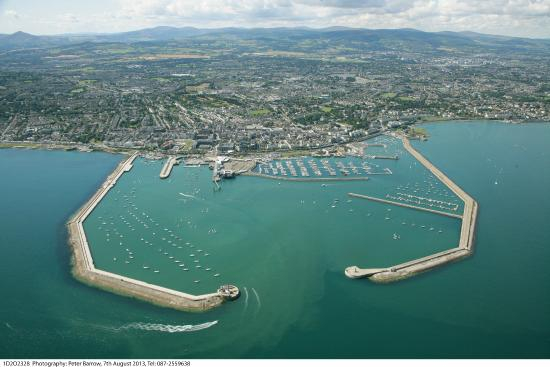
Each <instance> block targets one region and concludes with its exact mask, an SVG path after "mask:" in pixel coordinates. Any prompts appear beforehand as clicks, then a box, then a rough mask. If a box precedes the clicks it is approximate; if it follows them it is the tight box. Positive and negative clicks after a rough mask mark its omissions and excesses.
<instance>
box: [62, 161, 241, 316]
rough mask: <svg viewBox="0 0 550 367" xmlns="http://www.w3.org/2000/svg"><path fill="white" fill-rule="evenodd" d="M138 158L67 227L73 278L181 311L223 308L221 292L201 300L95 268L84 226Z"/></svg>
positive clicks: (107, 183) (127, 163) (109, 181)
mask: <svg viewBox="0 0 550 367" xmlns="http://www.w3.org/2000/svg"><path fill="white" fill-rule="evenodd" d="M137 155H138V154H137V153H134V154H132V155H131V156H129V157H128V158H126V159H124V160H123V161H122V162H121V163H120V164H119V165H118V166H117V168H116V169H115V170H114V171H113V173H111V174H110V175H109V177H107V179H106V180H105V182H104V183H103V185H102V186H101V187H100V188H99V190H98V191H97V192H96V193H95V194H94V195H93V196H92V197H91V198H90V199H89V200H88V201H87V202H86V203H85V204H84V205H83V206H82V207H81V208H80V209H79V210H78V212H77V213H76V214H75V215H74V216H73V217H72V218H71V220H70V221H69V222H68V223H67V227H68V231H69V245H70V246H71V249H72V272H73V275H74V276H75V277H76V278H77V279H79V280H80V281H82V282H84V283H86V284H89V285H91V286H94V287H97V288H101V289H104V290H108V291H111V292H113V293H116V294H120V295H124V296H128V297H133V298H137V299H141V300H144V301H147V302H151V303H154V304H156V305H159V306H164V307H170V308H174V309H177V310H183V311H204V310H208V309H211V308H213V307H216V306H219V305H220V304H221V303H223V302H224V300H225V298H226V297H224V296H223V295H222V294H221V293H220V291H219V290H218V292H216V293H210V294H203V295H198V296H197V295H192V294H188V293H183V292H179V291H175V290H172V289H168V288H164V287H160V286H157V285H154V284H149V283H146V282H143V281H139V280H136V279H131V278H128V277H125V276H122V275H118V274H114V273H111V272H107V271H103V270H99V269H97V268H96V267H95V265H94V261H93V258H92V255H91V252H90V247H89V244H88V240H87V238H86V233H85V231H84V227H83V223H84V221H85V220H86V218H87V217H88V216H89V215H90V213H92V211H93V210H94V208H95V207H96V206H97V205H98V204H99V202H100V201H101V200H102V199H103V198H104V197H105V196H106V195H107V193H108V192H109V190H110V189H111V188H112V187H114V186H115V184H116V182H117V180H118V179H119V178H120V177H121V176H122V175H123V174H124V173H125V172H128V171H130V170H131V169H132V167H133V166H132V163H133V161H134V160H135V159H136V157H137ZM237 296H238V295H237Z"/></svg>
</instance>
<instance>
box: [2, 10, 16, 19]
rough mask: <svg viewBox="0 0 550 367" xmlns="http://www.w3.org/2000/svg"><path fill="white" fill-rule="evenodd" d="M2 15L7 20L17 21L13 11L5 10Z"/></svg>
mask: <svg viewBox="0 0 550 367" xmlns="http://www.w3.org/2000/svg"><path fill="white" fill-rule="evenodd" d="M4 15H5V16H6V17H8V18H12V19H19V14H17V12H16V11H15V10H6V11H5V12H4Z"/></svg>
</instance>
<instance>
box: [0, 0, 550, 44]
mask: <svg viewBox="0 0 550 367" xmlns="http://www.w3.org/2000/svg"><path fill="white" fill-rule="evenodd" d="M158 26H168V27H177V28H181V27H195V28H201V29H205V28H226V27H235V28H278V27H288V28H299V27H308V28H317V29H318V28H329V27H349V28H360V29H402V28H412V29H417V30H420V31H426V32H441V31H451V32H463V31H472V32H477V33H484V34H491V35H502V36H512V37H528V38H550V0H489V1H483V2H478V1H475V0H456V1H451V0H432V1H420V0H417V1H405V0H204V1H200V2H197V1H192V0H115V1H109V0H96V1H94V2H93V3H90V2H81V1H70V0H52V1H49V2H48V3H47V4H46V3H43V2H38V1H32V0H18V1H16V0H0V33H4V34H12V33H15V32H17V31H22V32H25V33H30V34H34V35H60V34H67V33H69V34H70V33H72V34H74V33H77V34H82V33H119V32H128V31H134V30H140V29H144V28H154V27H158Z"/></svg>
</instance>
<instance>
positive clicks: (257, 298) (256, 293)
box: [252, 288, 262, 311]
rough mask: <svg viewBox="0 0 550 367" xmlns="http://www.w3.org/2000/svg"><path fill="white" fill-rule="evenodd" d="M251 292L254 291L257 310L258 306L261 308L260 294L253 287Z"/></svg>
mask: <svg viewBox="0 0 550 367" xmlns="http://www.w3.org/2000/svg"><path fill="white" fill-rule="evenodd" d="M252 292H254V295H255V296H256V301H258V311H260V308H262V302H260V296H259V295H258V292H256V290H255V289H254V288H252Z"/></svg>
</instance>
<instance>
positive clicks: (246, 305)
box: [244, 287, 248, 311]
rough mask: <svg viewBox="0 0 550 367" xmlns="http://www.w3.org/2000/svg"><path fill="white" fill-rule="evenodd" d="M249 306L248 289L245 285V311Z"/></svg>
mask: <svg viewBox="0 0 550 367" xmlns="http://www.w3.org/2000/svg"><path fill="white" fill-rule="evenodd" d="M247 308H248V289H246V287H244V311H246V309H247Z"/></svg>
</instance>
